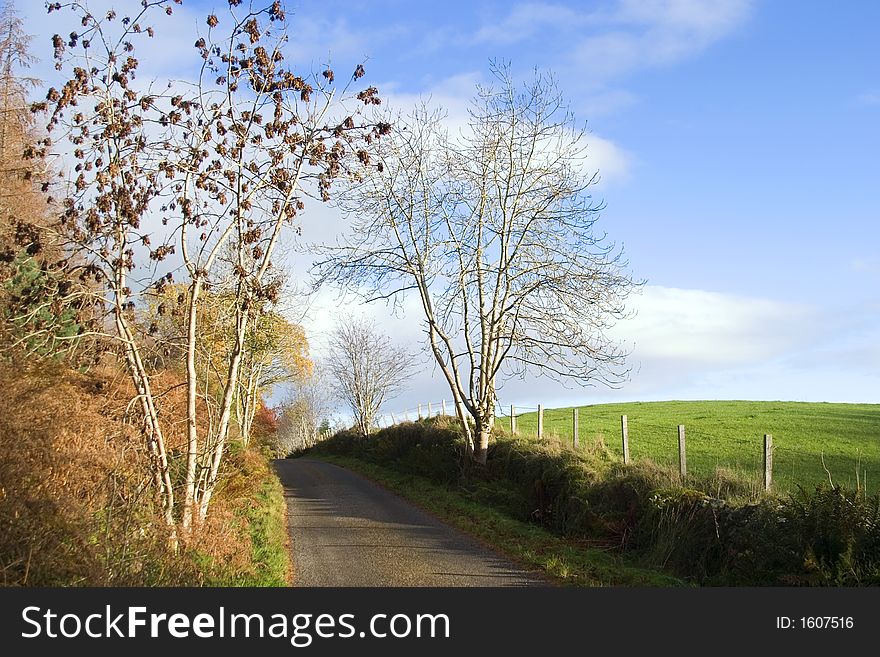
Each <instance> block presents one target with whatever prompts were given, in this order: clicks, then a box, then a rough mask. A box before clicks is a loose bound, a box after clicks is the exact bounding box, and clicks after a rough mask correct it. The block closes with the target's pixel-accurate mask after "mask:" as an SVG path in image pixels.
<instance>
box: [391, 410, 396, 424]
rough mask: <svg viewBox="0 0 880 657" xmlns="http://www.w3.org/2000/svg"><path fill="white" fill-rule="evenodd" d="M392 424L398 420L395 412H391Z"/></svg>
mask: <svg viewBox="0 0 880 657" xmlns="http://www.w3.org/2000/svg"><path fill="white" fill-rule="evenodd" d="M391 424H397V420H396V419H395V417H394V413H392V414H391Z"/></svg>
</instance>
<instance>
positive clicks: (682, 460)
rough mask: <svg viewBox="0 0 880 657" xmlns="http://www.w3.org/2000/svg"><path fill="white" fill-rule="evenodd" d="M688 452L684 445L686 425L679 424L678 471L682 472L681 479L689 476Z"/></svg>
mask: <svg viewBox="0 0 880 657" xmlns="http://www.w3.org/2000/svg"><path fill="white" fill-rule="evenodd" d="M687 469H688V468H687V454H686V452H685V447H684V425H683V424H679V425H678V471H679V473H680V474H681V480H682V481H684V480H685V477H687Z"/></svg>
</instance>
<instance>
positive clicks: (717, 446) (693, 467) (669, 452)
mask: <svg viewBox="0 0 880 657" xmlns="http://www.w3.org/2000/svg"><path fill="white" fill-rule="evenodd" d="M508 412H509V411H508ZM578 415H579V420H580V444H581V446H582V447H583V446H585V445H586V444H588V443H589V442H590V441H595V440H598V439H601V440H603V441H604V442H605V444H606V445H607V446H608V448H609V449H611V451H612V452H614V453H615V454H617V455H620V456H622V447H621V431H620V416H621V415H626V416H627V421H628V425H629V446H630V456H631V458H632V459H633V460H636V459H640V458H651V459H653V460H655V461H657V462H659V463H666V464H675V465H676V466H677V464H678V428H677V427H678V425H679V424H683V425H685V434H686V443H687V465H688V472H689V473H694V474H706V473H709V472H710V471H711V470H713V469H714V468H715V467H716V466H722V467H726V468H730V469H733V470H737V471H740V472H744V473H748V474H749V475H752V476H754V477H755V479H756V481H760V477H761V472H762V471H763V456H762V455H763V439H764V434H771V435H772V436H773V445H774V455H773V478H774V487H775V489H776V490H780V491H786V490H792V489H794V488H795V487H796V486H797V485H798V484H800V485H802V486H805V487H812V486H814V485H816V484H818V483H820V482H822V481H825V482H827V481H828V474H827V473H826V471H825V468H826V467H827V470H828V471H829V472H830V473H831V477H832V480H833V481H834V483H835V484H844V485H848V486H853V487H854V486H855V485H856V470H857V469H858V470H859V473H860V474H859V479H860V483H861V485H862V487H863V488H865V489H866V490H867V491H868V492H869V493H874V492H878V491H880V404H827V403H805V402H754V401H670V402H641V403H628V404H600V405H595V406H580V407H578ZM537 424H538V422H537V413H535V412H530V413H520V412H519V411H517V432H518V433H519V434H521V435H526V436H528V435H535V434H536V432H537ZM498 426H499V427H500V428H502V429H509V428H510V418H509V417H499V418H498ZM544 435H545V438H546V439H553V437H556V438H558V439H559V440H562V441H566V442H569V443H570V442H571V439H572V409H571V408H555V409H545V411H544ZM823 458H824V466H823Z"/></svg>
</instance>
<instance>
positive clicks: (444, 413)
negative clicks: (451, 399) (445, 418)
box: [440, 399, 446, 415]
mask: <svg viewBox="0 0 880 657" xmlns="http://www.w3.org/2000/svg"><path fill="white" fill-rule="evenodd" d="M440 405H441V406H443V415H446V400H445V399H444V400H443V401H441V402H440Z"/></svg>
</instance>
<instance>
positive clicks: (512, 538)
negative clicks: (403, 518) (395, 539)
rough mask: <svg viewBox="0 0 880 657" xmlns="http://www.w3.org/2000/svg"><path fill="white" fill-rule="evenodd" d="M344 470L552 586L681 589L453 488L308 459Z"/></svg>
mask: <svg viewBox="0 0 880 657" xmlns="http://www.w3.org/2000/svg"><path fill="white" fill-rule="evenodd" d="M312 456H314V457H317V458H320V459H321V460H324V461H327V462H328V463H334V464H336V465H339V466H342V467H345V468H348V469H350V470H353V471H355V472H358V473H359V474H361V475H363V476H365V477H367V478H369V479H372V480H374V481H376V482H377V483H379V484H381V485H383V486H385V487H386V488H389V489H390V490H392V491H394V492H395V493H397V494H398V495H400V496H401V497H404V498H406V499H408V500H410V501H411V502H413V503H414V504H416V505H417V506H419V507H421V508H423V509H425V510H427V511H430V512H431V513H433V514H435V515H437V516H439V517H440V518H442V519H443V520H444V521H446V522H448V523H449V524H450V525H453V526H454V527H457V528H458V529H461V530H462V531H465V532H467V533H468V534H470V535H472V536H474V537H476V538H478V539H480V540H481V541H483V542H485V543H487V544H488V545H490V546H491V547H492V548H494V549H495V550H497V551H498V552H500V553H502V554H505V555H506V556H508V557H509V558H511V559H513V560H514V561H517V562H519V563H521V564H523V565H525V566H528V567H530V568H534V569H536V570H539V571H541V572H543V573H544V574H545V575H546V576H547V577H548V579H549V580H551V581H552V582H555V583H558V584H563V585H570V586H683V585H684V582H683V581H682V580H680V579H676V578H675V577H672V576H670V575H666V574H663V573H659V572H657V571H653V570H648V569H645V568H639V567H637V566H634V565H631V564H629V563H627V562H626V561H625V559H623V558H621V557H620V556H619V555H615V554H612V553H610V552H608V551H606V550H603V549H601V548H596V547H590V546H589V545H586V544H585V542H580V543H579V542H577V541H572V540H567V539H565V538H562V537H560V536H557V535H555V534H552V533H550V532H548V531H547V530H545V529H543V528H541V527H538V526H535V525H531V524H528V523H525V522H521V521H519V520H515V519H513V518H510V517H509V516H507V515H505V514H503V513H501V512H499V511H496V510H495V509H493V508H491V507H487V506H485V505H483V504H479V503H477V502H474V501H473V500H470V499H468V498H467V496H466V495H465V494H464V493H463V492H461V491H459V490H457V489H456V488H455V487H454V486H448V485H446V486H444V485H440V484H436V483H433V482H431V481H429V480H427V479H424V478H422V477H417V476H414V475H405V474H401V473H400V472H396V471H394V470H391V469H388V468H384V467H382V466H379V465H376V464H373V463H367V462H365V461H361V460H359V459H356V458H351V457H347V456H339V455H335V454H332V455H331V454H320V455H312Z"/></svg>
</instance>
